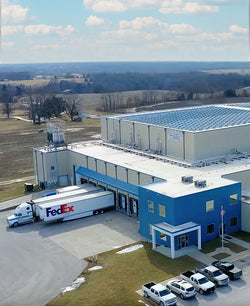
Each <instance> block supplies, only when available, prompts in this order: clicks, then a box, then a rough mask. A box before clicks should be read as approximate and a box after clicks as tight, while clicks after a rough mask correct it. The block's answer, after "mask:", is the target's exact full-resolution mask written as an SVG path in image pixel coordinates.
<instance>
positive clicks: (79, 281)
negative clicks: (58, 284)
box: [62, 277, 85, 294]
mask: <svg viewBox="0 0 250 306" xmlns="http://www.w3.org/2000/svg"><path fill="white" fill-rule="evenodd" d="M84 282H85V277H79V278H77V279H76V280H74V281H73V282H72V284H71V286H68V287H66V288H64V289H62V294H64V293H66V292H69V291H72V290H75V289H77V288H78V287H80V285H81V284H82V283H84Z"/></svg>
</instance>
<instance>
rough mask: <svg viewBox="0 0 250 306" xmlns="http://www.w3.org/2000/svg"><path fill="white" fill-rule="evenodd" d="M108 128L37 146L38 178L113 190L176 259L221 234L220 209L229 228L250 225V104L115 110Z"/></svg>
mask: <svg viewBox="0 0 250 306" xmlns="http://www.w3.org/2000/svg"><path fill="white" fill-rule="evenodd" d="M55 130H56V129H55ZM101 130H102V140H101V141H94V142H82V143H76V144H71V145H68V146H66V145H61V143H60V145H59V146H46V147H43V148H36V149H34V165H35V173H36V181H37V183H38V184H40V185H41V184H42V185H44V186H45V187H53V186H55V185H60V186H65V185H68V184H81V183H85V182H88V183H92V184H95V185H98V186H102V187H103V188H105V189H106V190H110V191H113V192H114V197H115V203H116V209H117V210H118V211H120V212H121V213H124V214H127V215H129V216H131V217H134V218H137V219H138V220H139V222H140V233H141V234H142V235H143V236H144V237H146V238H147V239H150V240H152V242H153V248H155V249H157V250H158V251H160V252H163V253H164V254H166V253H167V254H169V256H171V257H172V258H174V257H177V256H180V255H181V254H183V253H185V252H188V251H190V250H192V248H194V247H195V248H197V247H198V248H200V247H201V242H204V241H208V240H211V239H214V238H216V237H218V236H219V235H220V234H221V232H222V228H221V227H222V225H221V211H225V214H224V225H223V230H224V231H225V232H226V233H232V232H235V231H238V230H239V229H241V228H242V229H244V230H247V231H250V222H249V220H248V218H247V217H245V216H248V215H250V208H249V207H250V205H249V204H248V203H247V197H245V198H246V200H245V202H246V203H245V202H244V203H245V204H244V205H243V203H242V202H241V194H242V192H247V190H248V189H250V167H249V158H248V155H249V153H250V142H249V135H250V104H240V106H239V104H237V105H223V106H217V105H216V106H205V107H197V108H187V109H178V110H169V111H161V112H150V113H138V114H128V115H118V116H109V117H105V118H102V121H101ZM57 138H58V137H56V135H55V139H57ZM50 139H53V132H51V129H50ZM60 139H61V137H60ZM243 207H244V209H245V210H244V216H242V211H243V210H242V209H243Z"/></svg>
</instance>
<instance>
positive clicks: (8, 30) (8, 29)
mask: <svg viewBox="0 0 250 306" xmlns="http://www.w3.org/2000/svg"><path fill="white" fill-rule="evenodd" d="M23 28H24V27H23V25H6V26H2V35H3V36H7V35H13V34H17V33H20V32H22V31H23Z"/></svg>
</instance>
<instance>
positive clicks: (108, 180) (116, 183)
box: [76, 167, 138, 196]
mask: <svg viewBox="0 0 250 306" xmlns="http://www.w3.org/2000/svg"><path fill="white" fill-rule="evenodd" d="M76 173H78V174H80V175H84V176H87V177H89V178H91V179H94V180H97V181H98V182H101V183H105V184H108V185H110V186H112V187H115V188H118V189H121V190H124V191H126V192H128V193H131V194H133V195H135V196H138V186H136V185H132V184H128V183H126V182H123V181H120V180H116V179H115V178H113V177H110V176H107V175H104V174H101V173H98V172H95V171H93V170H90V169H87V168H84V167H79V168H78V169H77V170H76Z"/></svg>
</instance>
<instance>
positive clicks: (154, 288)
mask: <svg viewBox="0 0 250 306" xmlns="http://www.w3.org/2000/svg"><path fill="white" fill-rule="evenodd" d="M142 291H143V294H144V296H145V297H146V298H151V299H152V300H153V301H154V302H156V303H157V304H160V305H161V306H172V305H176V304H177V298H176V295H174V294H173V293H171V291H170V290H169V289H167V288H166V287H164V286H163V285H161V284H156V283H155V282H150V283H147V284H144V285H142Z"/></svg>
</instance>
